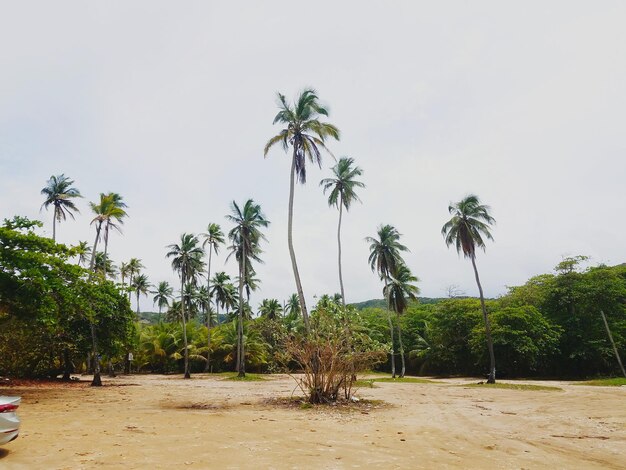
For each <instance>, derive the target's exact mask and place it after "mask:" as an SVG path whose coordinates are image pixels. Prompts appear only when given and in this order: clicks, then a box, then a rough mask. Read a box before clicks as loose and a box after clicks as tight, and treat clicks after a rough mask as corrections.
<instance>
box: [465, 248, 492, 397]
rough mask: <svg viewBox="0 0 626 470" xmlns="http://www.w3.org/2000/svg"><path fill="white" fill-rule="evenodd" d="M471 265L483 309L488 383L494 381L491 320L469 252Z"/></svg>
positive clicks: (473, 259)
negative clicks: (487, 354) (487, 351)
mask: <svg viewBox="0 0 626 470" xmlns="http://www.w3.org/2000/svg"><path fill="white" fill-rule="evenodd" d="M470 259H471V260H472V266H473V267H474V276H476V284H478V293H479V294H480V306H481V308H482V310H483V318H484V320H485V335H486V336H487V348H488V349H489V377H488V378H487V383H488V384H495V383H496V356H495V355H494V354H493V340H492V339H491V322H490V321H489V315H487V307H485V296H484V295H483V286H482V285H481V284H480V278H479V277H478V269H476V256H475V255H474V253H472V254H471V256H470Z"/></svg>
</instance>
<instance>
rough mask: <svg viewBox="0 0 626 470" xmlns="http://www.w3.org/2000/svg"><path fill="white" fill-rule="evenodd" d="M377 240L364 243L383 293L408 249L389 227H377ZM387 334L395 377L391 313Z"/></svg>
mask: <svg viewBox="0 0 626 470" xmlns="http://www.w3.org/2000/svg"><path fill="white" fill-rule="evenodd" d="M377 236H378V238H373V237H367V238H366V239H365V241H366V242H367V243H369V244H370V256H369V259H368V261H369V264H370V268H371V269H372V272H374V271H375V272H377V273H378V276H379V277H380V279H381V280H382V281H383V282H384V284H385V287H384V288H383V292H385V290H386V288H387V286H388V285H389V283H390V282H391V275H392V274H393V273H394V272H396V271H397V270H398V267H399V266H400V265H403V264H404V261H403V260H402V256H401V255H400V252H402V251H408V248H407V247H406V246H404V245H402V244H401V243H400V233H398V231H397V230H396V228H395V227H393V226H391V225H381V226H380V227H378V233H377ZM387 310H388V311H390V310H391V304H390V298H389V297H387ZM387 319H388V321H389V333H390V335H391V376H392V377H393V378H395V377H396V360H395V349H394V334H393V323H392V321H391V313H388V315H387Z"/></svg>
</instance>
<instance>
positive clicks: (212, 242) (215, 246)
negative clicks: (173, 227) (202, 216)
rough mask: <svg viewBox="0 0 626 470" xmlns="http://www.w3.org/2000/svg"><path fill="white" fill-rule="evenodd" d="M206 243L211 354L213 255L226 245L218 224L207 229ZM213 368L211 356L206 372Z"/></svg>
mask: <svg viewBox="0 0 626 470" xmlns="http://www.w3.org/2000/svg"><path fill="white" fill-rule="evenodd" d="M202 236H203V237H204V241H203V242H202V248H204V249H205V250H206V245H209V249H208V254H209V263H208V266H207V276H206V289H207V294H208V295H209V299H208V302H209V303H208V306H207V307H208V310H207V312H208V313H207V316H206V322H207V323H206V327H207V330H208V333H207V347H208V351H209V353H208V354H210V350H211V327H212V326H213V325H212V324H211V297H210V296H211V257H212V255H213V253H214V252H215V254H216V255H217V254H218V252H219V247H220V245H223V244H224V233H223V232H222V229H221V227H220V226H219V225H218V224H215V223H210V224H209V226H208V227H207V231H206V233H203V234H202ZM210 368H211V362H210V356H207V361H206V365H205V367H204V371H205V372H208V371H209V370H210Z"/></svg>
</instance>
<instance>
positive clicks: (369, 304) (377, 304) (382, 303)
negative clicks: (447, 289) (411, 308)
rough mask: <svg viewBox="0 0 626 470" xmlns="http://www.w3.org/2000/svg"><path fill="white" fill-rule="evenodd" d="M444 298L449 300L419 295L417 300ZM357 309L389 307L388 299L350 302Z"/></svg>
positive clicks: (419, 301)
mask: <svg viewBox="0 0 626 470" xmlns="http://www.w3.org/2000/svg"><path fill="white" fill-rule="evenodd" d="M442 300H447V297H418V298H417V301H418V303H420V304H436V303H437V302H441V301H442ZM350 305H352V306H353V307H355V308H356V309H357V310H363V309H364V308H387V301H386V300H385V299H371V300H366V301H364V302H356V303H353V304H350Z"/></svg>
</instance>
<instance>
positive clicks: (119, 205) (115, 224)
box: [104, 193, 128, 258]
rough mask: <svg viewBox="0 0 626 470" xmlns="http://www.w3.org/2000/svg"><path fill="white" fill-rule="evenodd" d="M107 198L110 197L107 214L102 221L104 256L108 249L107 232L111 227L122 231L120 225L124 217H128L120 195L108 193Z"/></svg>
mask: <svg viewBox="0 0 626 470" xmlns="http://www.w3.org/2000/svg"><path fill="white" fill-rule="evenodd" d="M107 196H108V198H109V199H110V201H111V203H110V210H109V216H108V217H107V218H106V220H105V222H104V257H105V258H106V257H107V254H108V249H109V233H110V232H111V229H114V230H116V231H117V232H118V233H122V229H121V227H120V225H123V224H124V218H125V217H128V214H127V213H126V211H125V210H124V209H125V208H126V207H128V206H127V205H126V203H124V201H123V200H122V196H120V195H119V194H117V193H109V194H108V195H107Z"/></svg>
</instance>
